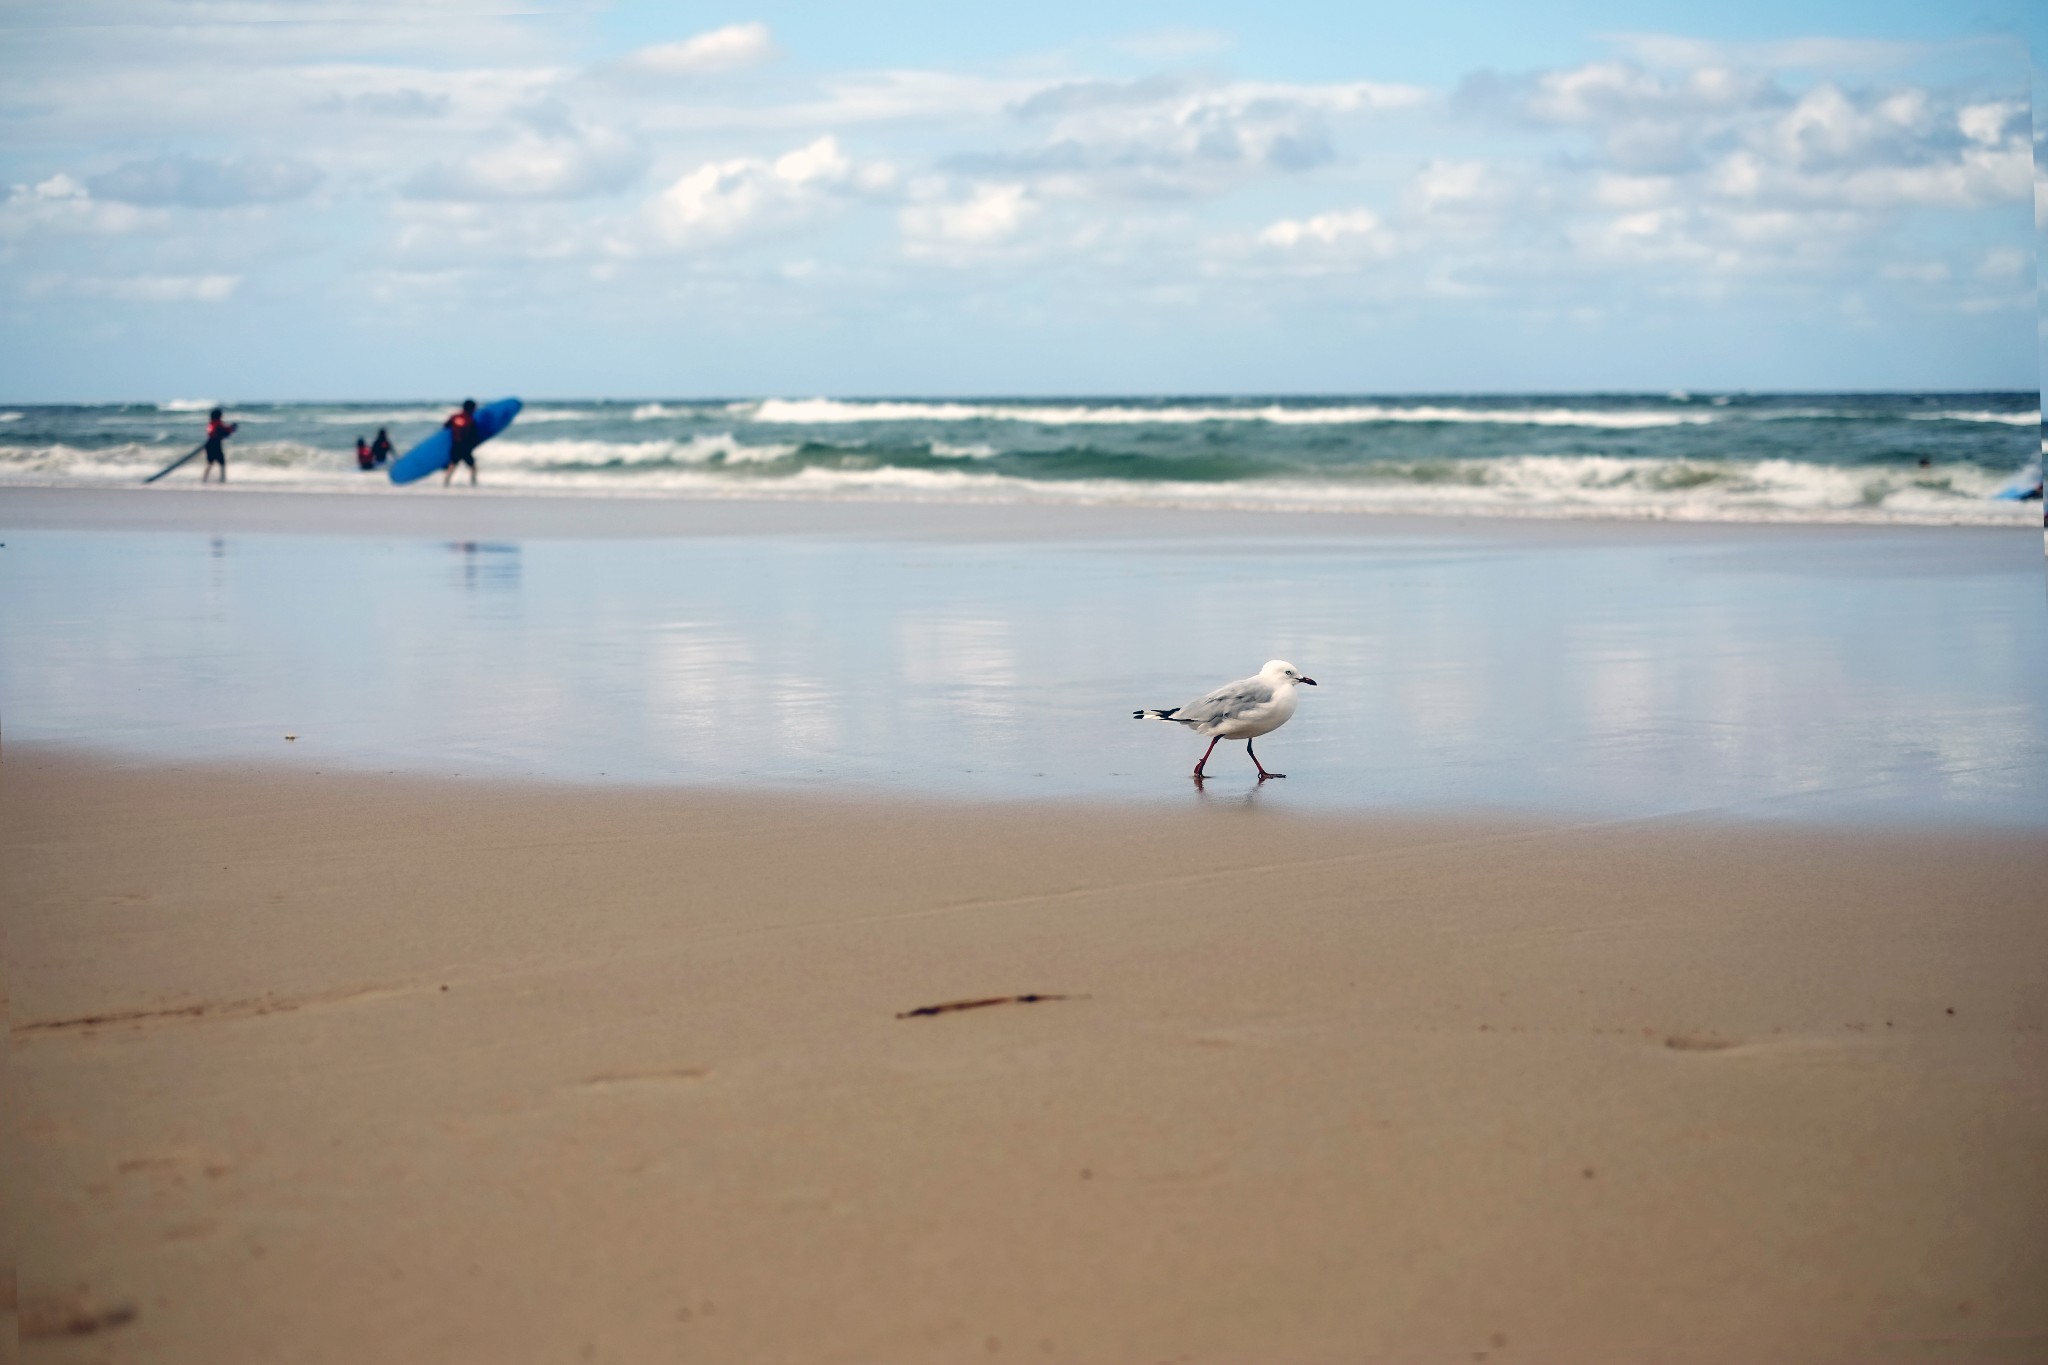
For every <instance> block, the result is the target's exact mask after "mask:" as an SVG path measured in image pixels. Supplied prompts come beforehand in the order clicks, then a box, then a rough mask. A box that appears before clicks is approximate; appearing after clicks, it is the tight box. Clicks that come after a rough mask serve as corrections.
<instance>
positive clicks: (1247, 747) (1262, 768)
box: [1203, 740, 1287, 782]
mask: <svg viewBox="0 0 2048 1365" xmlns="http://www.w3.org/2000/svg"><path fill="white" fill-rule="evenodd" d="M1244 751H1245V752H1246V753H1248V754H1251V756H1252V766H1253V767H1254V768H1257V769H1258V770H1259V781H1261V782H1264V781H1265V780H1266V779H1267V778H1269V777H1285V776H1287V774H1286V773H1269V772H1267V771H1266V765H1265V764H1263V763H1261V762H1259V756H1258V755H1257V754H1255V753H1252V742H1251V741H1250V740H1246V741H1245V742H1244ZM1203 757H1204V758H1207V757H1208V755H1207V754H1204V755H1203Z"/></svg>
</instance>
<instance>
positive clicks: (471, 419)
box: [441, 398, 483, 488]
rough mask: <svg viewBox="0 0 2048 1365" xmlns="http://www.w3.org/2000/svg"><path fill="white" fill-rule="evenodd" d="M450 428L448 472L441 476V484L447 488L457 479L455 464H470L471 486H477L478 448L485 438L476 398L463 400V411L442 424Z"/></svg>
mask: <svg viewBox="0 0 2048 1365" xmlns="http://www.w3.org/2000/svg"><path fill="white" fill-rule="evenodd" d="M441 425H442V426H444V427H446V428H448V472H447V473H445V474H443V475H442V476H441V486H442V487H443V488H446V487H447V486H448V485H449V484H451V483H453V482H454V481H455V466H457V465H459V464H466V465H468V466H469V484H470V487H472V488H474V487H476V448H477V446H478V444H480V443H481V442H482V440H483V433H482V432H481V431H480V430H479V429H478V427H477V424H476V400H475V399H474V398H465V399H463V400H462V411H461V412H458V413H456V414H455V415H454V416H453V417H450V418H449V419H448V420H447V421H445V422H443V423H442V424H441Z"/></svg>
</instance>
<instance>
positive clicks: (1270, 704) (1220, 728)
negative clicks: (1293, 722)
mask: <svg viewBox="0 0 2048 1365" xmlns="http://www.w3.org/2000/svg"><path fill="white" fill-rule="evenodd" d="M1296 683H1306V684H1307V685H1308V686H1310V687H1314V686H1315V685H1316V680H1315V679H1314V678H1304V677H1303V676H1302V675H1301V670H1300V669H1298V668H1296V667H1295V666H1294V665H1293V664H1291V663H1288V662H1287V661H1286V660H1285V659H1275V660H1273V661H1272V662H1271V663H1269V664H1267V665H1266V666H1265V667H1264V668H1262V669H1260V670H1259V671H1258V673H1256V674H1255V675H1254V676H1252V677H1249V678H1240V679H1239V680H1238V681H1236V682H1233V683H1225V684H1223V686H1221V687H1219V688H1217V689H1216V690H1215V691H1214V692H1211V693H1209V695H1207V696H1205V697H1202V698H1200V699H1199V700H1196V701H1191V702H1189V703H1188V704H1187V705H1186V706H1174V707H1169V708H1167V709H1166V710H1164V711H1133V712H1131V717H1132V719H1134V720H1164V721H1171V722H1172V723H1173V724H1175V725H1185V726H1187V727H1188V728H1189V729H1190V730H1193V731H1194V732H1195V733H1196V734H1198V735H1208V736H1210V739H1209V747H1208V748H1206V749H1204V750H1203V751H1202V762H1201V763H1197V764H1196V765H1195V779H1196V780H1197V781H1200V780H1201V777H1202V764H1203V763H1207V762H1208V761H1209V755H1210V754H1213V753H1215V752H1216V741H1217V740H1219V739H1241V740H1243V741H1244V751H1245V752H1246V753H1247V754H1251V760H1252V765H1253V766H1254V767H1256V768H1257V769H1258V770H1259V781H1261V782H1264V781H1265V780H1266V779H1267V778H1269V777H1285V776H1287V774H1286V773H1269V772H1267V771H1266V765H1265V764H1263V763H1261V762H1259V756H1258V755H1257V754H1256V753H1253V752H1252V741H1253V740H1255V739H1257V738H1258V737H1259V736H1260V735H1270V734H1272V733H1273V732H1274V731H1275V730H1277V729H1279V728H1280V727H1281V726H1283V725H1285V724H1286V723H1287V721H1288V718H1289V717H1291V716H1292V715H1293V714H1294V704H1295V694H1294V685H1295V684H1296Z"/></svg>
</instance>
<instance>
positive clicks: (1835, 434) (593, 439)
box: [0, 393, 2040, 525]
mask: <svg viewBox="0 0 2048 1365" xmlns="http://www.w3.org/2000/svg"><path fill="white" fill-rule="evenodd" d="M476 396H477V397H478V398H479V399H489V398H494V397H497V396H498V395H495V394H478V395H476ZM206 406H207V402H206V400H198V399H195V400H189V401H183V402H175V403H169V404H161V405H159V404H144V405H129V406H104V407H46V406H45V407H38V406H16V407H9V408H6V409H4V410H0V484H5V483H10V482H11V483H17V484H19V483H56V484H95V483H106V484H118V483H129V482H136V481H139V480H140V479H141V478H143V477H144V476H145V475H147V474H148V473H151V472H153V471H154V470H156V469H157V468H160V467H161V466H162V465H164V464H166V463H168V462H169V460H170V459H171V458H173V457H174V456H176V455H177V454H180V453H182V452H183V451H184V450H187V449H190V448H191V446H192V445H193V444H195V443H196V442H197V441H198V439H199V436H200V433H201V431H202V430H203V427H204V416H205V414H204V408H205V407H206ZM450 406H452V404H427V403H419V402H412V403H373V404H271V405H260V404H259V405H247V406H241V407H236V408H234V409H233V410H232V412H231V414H230V415H231V416H232V417H233V418H234V419H235V420H237V421H239V422H240V423H241V424H242V426H241V431H240V432H239V433H238V435H237V436H236V437H235V439H234V441H233V442H232V443H231V446H230V449H231V452H232V460H231V465H232V469H233V472H234V477H235V478H236V479H238V480H240V481H243V482H248V483H256V484H263V485H269V486H278V487H294V488H307V489H335V490H340V489H349V490H366V489H367V490H377V491H384V492H390V491H392V490H390V489H389V488H388V485H386V484H385V482H384V481H383V479H382V478H381V476H379V475H376V474H371V475H364V474H361V473H359V472H358V471H357V469H356V463H355V458H354V449H355V440H356V438H357V437H358V436H362V437H369V436H372V435H374V434H375V432H376V430H377V429H378V427H380V426H383V427H388V428H389V430H390V432H391V435H392V438H393V440H394V441H395V442H396V443H397V445H398V446H399V448H400V449H401V450H402V449H404V448H406V447H408V446H410V445H411V444H412V443H414V442H416V441H418V440H420V439H422V438H423V437H425V436H426V435H428V434H429V433H431V432H432V431H433V430H434V429H435V428H436V427H437V426H438V425H439V423H440V421H441V420H442V418H443V417H444V416H445V415H446V413H447V412H448V410H449V408H450ZM2038 406H2039V405H2038V402H2037V399H2036V396H2035V395H2033V394H2030V393H2027V394H2022V393H1970V394H1954V393H1947V394H1910V393H1908V394H1847V395H1844V394H1793V395H1782V394H1780V395H1751V394H1566V395H1550V396H1542V395H1538V396H1530V395H1512V396H1501V395H1459V396H1430V397H1417V396H1400V395H1394V396H1377V397H1375V396H1361V397H1338V398H1321V399H1312V398H1284V399H1282V398H1256V397H1254V398H1225V399H1216V398H1186V399H1160V398H1127V399H1085V400H1083V399H1071V400H1015V399H1002V400H971V401H970V400H930V399H903V400H862V401H848V400H840V399H824V398H817V399H766V400H745V401H735V402H725V401H718V402H676V401H664V402H549V401H533V400H529V403H528V406H527V409H526V411H525V412H524V413H523V414H522V415H521V417H520V419H519V421H518V423H517V424H516V425H515V426H514V427H513V428H512V430H511V431H510V432H509V433H507V434H506V435H505V436H502V437H500V438H498V439H497V440H495V441H493V442H491V443H490V444H489V445H488V446H487V447H486V448H485V451H484V453H483V457H482V472H483V475H484V477H485V479H486V480H487V482H489V483H490V484H491V485H493V486H494V487H497V488H500V489H508V488H509V489H522V488H523V489H533V490H547V491H556V492H560V491H581V492H587V493H613V494H636V493H637V494H648V493H666V494H677V493H687V494H696V495H709V496H716V495H721V494H725V495H730V494H748V495H753V496H760V495H764V494H765V495H790V496H802V497H812V498H835V497H865V498H874V497H885V498H892V499H939V500H948V499H950V500H981V501H1055V502H1112V503H1140V504H1162V505H1174V506H1208V507H1264V508H1287V509H1298V510H1355V511H1411V512H1450V513H1458V514H1464V515H1553V516H1555V515H1564V516H1628V517H1648V516H1654V517H1674V518H1685V519H1696V520H1717V519H1720V520H1726V519H1736V520H1788V521H1862V522H1880V523H1882V522H1901V521H1903V522H1935V523H1940V522H1956V521H1963V522H1981V523H1987V524H1999V523H2011V524H2015V525H2018V524H2024V523H2026V522H2027V521H2029V520H2032V521H2033V522H2035V523H2038V522H2039V519H2040V517H2039V512H2038V509H2035V510H2034V511H2033V512H2032V514H2031V517H2030V515H2029V512H2028V509H2026V508H2025V507H2024V506H2021V505H2018V504H2013V503H2004V502H1997V501H1993V500H1992V499H1991V497H1990V494H1991V493H1993V492H1994V491H1995V490H1997V489H1998V488H1999V487H2000V486H2001V485H2003V484H2005V483H2006V482H2008V481H2009V480H2010V479H2012V478H2013V476H2014V475H2015V474H2016V473H2017V472H2018V471H2020V470H2021V469H2022V468H2023V467H2025V466H2026V465H2028V464H2029V463H2030V462H2033V461H2037V460H2038V455H2039V450H2040V419H2039V414H2038ZM198 477H199V466H198V464H196V463H195V464H193V465H190V466H187V467H186V468H185V469H184V470H181V471H180V472H179V473H178V474H176V475H173V476H172V478H173V479H176V480H193V481H196V480H197V479H198ZM411 495H414V496H416V495H417V491H415V493H413V494H411Z"/></svg>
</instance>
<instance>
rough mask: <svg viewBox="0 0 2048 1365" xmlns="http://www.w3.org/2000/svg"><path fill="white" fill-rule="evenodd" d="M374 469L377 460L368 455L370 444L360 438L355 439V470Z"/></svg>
mask: <svg viewBox="0 0 2048 1365" xmlns="http://www.w3.org/2000/svg"><path fill="white" fill-rule="evenodd" d="M376 467H377V458H376V457H375V456H374V455H372V454H370V443H369V442H368V441H365V440H364V439H363V438H362V437H360V436H358V437H356V468H357V469H375V468H376Z"/></svg>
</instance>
